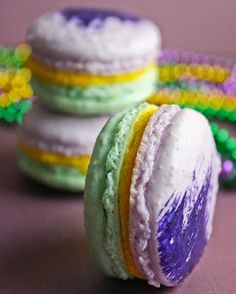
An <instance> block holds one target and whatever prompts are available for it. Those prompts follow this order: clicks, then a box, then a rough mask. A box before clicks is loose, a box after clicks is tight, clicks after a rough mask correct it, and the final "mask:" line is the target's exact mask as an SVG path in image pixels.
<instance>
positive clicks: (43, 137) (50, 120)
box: [17, 103, 108, 191]
mask: <svg viewBox="0 0 236 294" xmlns="http://www.w3.org/2000/svg"><path fill="white" fill-rule="evenodd" d="M107 119H108V117H107V116H100V117H99V116H98V117H90V118H87V117H82V118H81V117H80V118H79V117H73V116H72V117H70V116H66V115H63V114H60V113H54V112H51V111H50V110H47V109H45V108H43V107H42V106H41V105H40V104H38V103H36V104H35V105H34V106H33V108H32V110H31V111H30V112H28V113H27V115H26V116H25V119H24V122H23V124H22V125H21V126H19V128H18V131H17V141H18V149H19V167H20V169H21V170H22V171H23V172H24V173H25V174H27V175H28V176H29V177H31V178H34V179H36V180H38V181H39V182H41V183H44V184H46V185H48V186H51V187H55V188H59V189H64V190H70V191H82V190H83V189H84V183H85V176H86V171H87V168H88V164H89V161H90V157H91V153H92V150H93V146H94V143H95V141H96V137H97V135H98V134H99V132H100V130H101V129H102V127H103V125H104V124H105V122H106V121H107Z"/></svg>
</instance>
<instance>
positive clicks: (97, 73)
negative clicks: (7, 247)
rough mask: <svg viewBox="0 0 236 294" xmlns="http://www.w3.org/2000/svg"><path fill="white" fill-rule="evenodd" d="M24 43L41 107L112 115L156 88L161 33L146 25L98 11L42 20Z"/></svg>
mask: <svg viewBox="0 0 236 294" xmlns="http://www.w3.org/2000/svg"><path fill="white" fill-rule="evenodd" d="M27 41H28V43H29V44H30V45H31V46H32V49H33V54H32V58H31V59H30V60H29V62H28V65H29V67H30V68H31V70H32V73H33V88H34V91H35V93H36V94H37V95H38V96H40V97H41V99H42V101H43V102H44V103H45V105H47V106H49V107H50V108H52V109H56V110H59V111H63V112H67V113H74V114H81V115H85V114H98V113H112V112H116V111H118V110H122V109H124V108H126V107H128V106H131V105H133V104H137V103H139V102H141V101H144V100H145V98H147V97H148V96H149V95H150V94H152V93H153V91H154V89H155V83H156V78H157V64H156V59H157V55H158V53H159V51H160V43H161V38H160V33H159V30H158V28H157V26H156V25H155V24H154V23H152V22H151V21H148V20H145V19H141V18H139V17H136V16H133V15H129V14H125V13H121V12H115V11H109V10H97V9H64V10H61V11H53V12H49V13H47V14H45V15H43V16H41V17H40V18H39V19H38V20H36V21H35V22H34V23H33V25H32V26H31V27H30V29H29V31H28V35H27Z"/></svg>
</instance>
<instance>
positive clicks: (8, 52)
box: [0, 44, 33, 123]
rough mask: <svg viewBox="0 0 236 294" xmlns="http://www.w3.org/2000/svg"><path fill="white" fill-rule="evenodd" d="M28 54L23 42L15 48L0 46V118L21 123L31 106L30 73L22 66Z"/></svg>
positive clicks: (28, 51)
mask: <svg viewBox="0 0 236 294" xmlns="http://www.w3.org/2000/svg"><path fill="white" fill-rule="evenodd" d="M29 55H30V48H29V46H27V45H25V44H22V45H20V46H18V47H17V48H16V49H13V48H6V47H3V46H0V120H3V121H6V122H8V123H12V122H17V123H21V121H22V119H23V116H24V114H25V112H27V111H28V110H29V108H30V107H31V100H30V98H31V97H32V95H33V91H32V88H31V86H30V84H29V83H30V79H31V73H30V71H29V70H28V69H27V68H24V67H23V65H24V62H25V61H26V59H27V58H28V56H29Z"/></svg>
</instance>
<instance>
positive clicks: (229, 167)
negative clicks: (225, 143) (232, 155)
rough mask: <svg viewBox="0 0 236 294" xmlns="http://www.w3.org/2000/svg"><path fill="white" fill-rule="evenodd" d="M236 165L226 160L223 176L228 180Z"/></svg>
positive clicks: (222, 171) (223, 165)
mask: <svg viewBox="0 0 236 294" xmlns="http://www.w3.org/2000/svg"><path fill="white" fill-rule="evenodd" d="M233 168H234V164H233V162H232V161H231V160H229V159H228V160H225V161H223V164H222V170H221V176H222V177H223V178H226V177H227V176H228V175H229V174H230V173H231V172H232V170H233Z"/></svg>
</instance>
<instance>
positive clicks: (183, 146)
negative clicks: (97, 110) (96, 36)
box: [84, 103, 220, 287]
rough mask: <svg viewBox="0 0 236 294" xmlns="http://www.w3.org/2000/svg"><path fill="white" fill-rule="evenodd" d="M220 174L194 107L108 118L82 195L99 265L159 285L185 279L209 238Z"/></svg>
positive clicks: (145, 109)
mask: <svg viewBox="0 0 236 294" xmlns="http://www.w3.org/2000/svg"><path fill="white" fill-rule="evenodd" d="M219 171H220V160H219V157H218V154H217V151H216V147H215V142H214V139H213V137H212V133H211V129H210V127H209V124H208V121H207V120H206V118H205V117H204V116H203V115H202V114H200V113H198V112H196V111H194V110H191V109H183V110H181V109H180V108H179V106H176V105H163V106H161V107H159V108H158V107H157V106H155V105H150V104H148V103H143V104H140V105H139V106H137V107H135V108H132V109H129V110H126V111H123V112H120V113H118V114H116V115H114V116H113V117H112V118H110V120H109V121H108V122H107V123H106V125H105V126H104V128H103V129H102V131H101V133H100V134H99V136H98V138H97V141H96V144H95V147H94V150H93V154H92V158H91V162H90V165H89V169H88V173H87V178H86V184H85V193H84V200H85V210H84V216H85V227H86V231H87V235H88V241H89V244H90V247H91V251H92V253H93V255H94V258H95V260H96V262H97V264H98V266H99V267H100V268H101V270H102V271H103V272H104V273H106V274H107V275H109V276H113V277H118V278H122V279H129V278H139V279H143V280H145V281H147V282H148V283H149V284H151V285H153V286H156V287H159V286H160V285H166V286H175V285H177V284H179V283H180V282H181V281H183V280H184V279H185V277H187V276H188V275H189V274H190V273H191V272H192V270H193V268H194V267H195V265H196V264H197V263H198V262H199V260H200V258H201V256H202V255H203V252H204V250H205V248H206V245H207V243H208V240H209V238H210V236H211V232H212V221H213V215H214V207H215V202H216V195H217V190H218V174H219ZM94 220H96V221H94Z"/></svg>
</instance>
